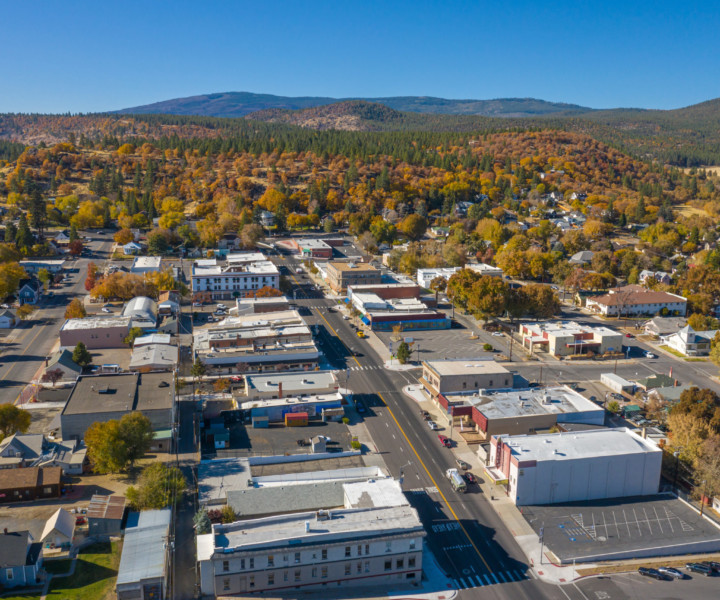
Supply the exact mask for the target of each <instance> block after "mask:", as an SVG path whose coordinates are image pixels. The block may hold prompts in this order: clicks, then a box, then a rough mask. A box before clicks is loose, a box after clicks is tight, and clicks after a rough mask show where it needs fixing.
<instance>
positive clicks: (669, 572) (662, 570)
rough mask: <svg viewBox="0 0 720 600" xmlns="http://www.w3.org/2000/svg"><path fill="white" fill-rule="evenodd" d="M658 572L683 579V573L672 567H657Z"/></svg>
mask: <svg viewBox="0 0 720 600" xmlns="http://www.w3.org/2000/svg"><path fill="white" fill-rule="evenodd" d="M658 573H661V574H663V575H666V576H667V577H671V578H673V579H685V573H683V572H682V571H678V570H677V569H673V568H672V567H658Z"/></svg>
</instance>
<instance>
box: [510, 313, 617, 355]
mask: <svg viewBox="0 0 720 600" xmlns="http://www.w3.org/2000/svg"><path fill="white" fill-rule="evenodd" d="M518 329H519V332H520V336H521V338H522V345H523V348H527V349H528V350H530V352H535V351H537V350H538V349H542V350H545V351H546V352H547V353H548V354H552V355H553V356H572V355H573V354H587V353H589V352H592V353H594V354H605V353H607V352H622V342H623V335H622V333H619V332H617V331H613V330H612V329H609V328H608V327H592V326H589V325H583V324H580V323H575V322H574V321H545V322H542V323H521V324H520V326H519V328H518Z"/></svg>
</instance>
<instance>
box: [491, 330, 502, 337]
mask: <svg viewBox="0 0 720 600" xmlns="http://www.w3.org/2000/svg"><path fill="white" fill-rule="evenodd" d="M502 336H503V334H502V333H500V332H499V331H493V337H502Z"/></svg>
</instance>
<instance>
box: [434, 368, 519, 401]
mask: <svg viewBox="0 0 720 600" xmlns="http://www.w3.org/2000/svg"><path fill="white" fill-rule="evenodd" d="M420 383H421V384H422V386H423V389H424V391H425V393H426V394H427V395H428V396H429V397H430V398H437V397H438V395H440V394H452V393H458V392H470V391H473V390H481V389H483V390H492V389H508V388H512V387H513V375H512V373H510V371H508V370H507V369H506V368H505V367H503V366H501V365H499V364H497V363H496V362H495V361H494V360H492V359H490V360H471V359H462V358H458V359H446V360H432V361H423V374H422V377H421V378H420Z"/></svg>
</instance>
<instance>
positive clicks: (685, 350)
mask: <svg viewBox="0 0 720 600" xmlns="http://www.w3.org/2000/svg"><path fill="white" fill-rule="evenodd" d="M717 334H718V330H717V329H713V330H709V331H695V330H694V329H693V328H692V327H690V325H686V326H685V327H683V328H682V329H681V330H680V331H678V332H677V333H673V334H671V335H667V336H664V337H663V341H664V342H665V343H666V344H667V345H668V346H669V347H670V348H672V349H673V350H675V351H677V352H679V353H680V354H683V355H685V356H707V355H708V354H710V345H711V342H712V341H713V339H715V336H716V335H717Z"/></svg>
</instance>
